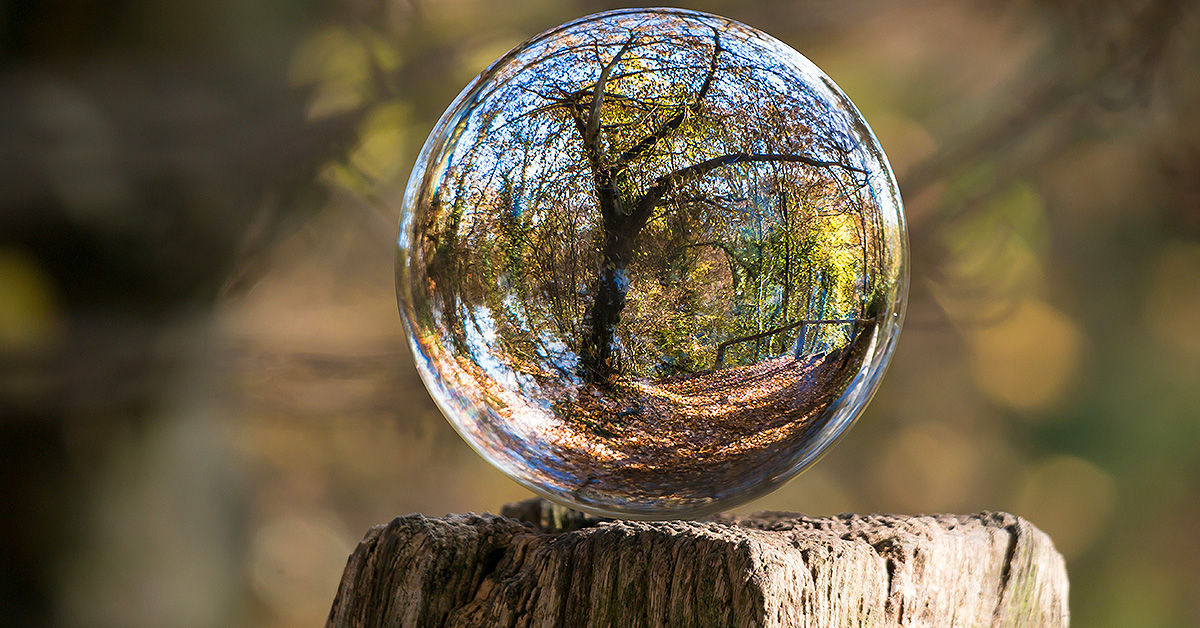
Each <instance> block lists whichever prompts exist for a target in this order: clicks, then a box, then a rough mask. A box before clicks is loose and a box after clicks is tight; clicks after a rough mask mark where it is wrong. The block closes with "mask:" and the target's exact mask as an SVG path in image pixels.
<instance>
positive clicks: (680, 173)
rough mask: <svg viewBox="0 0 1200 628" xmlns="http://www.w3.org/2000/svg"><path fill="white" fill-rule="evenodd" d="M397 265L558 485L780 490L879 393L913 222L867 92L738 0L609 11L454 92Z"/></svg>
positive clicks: (670, 508) (422, 344)
mask: <svg viewBox="0 0 1200 628" xmlns="http://www.w3.org/2000/svg"><path fill="white" fill-rule="evenodd" d="M396 275H397V293H398V298H399V302H400V307H401V310H402V313H403V317H404V319H405V322H406V325H407V329H408V331H409V334H410V339H411V345H412V349H413V354H414V358H415V361H416V364H417V368H418V370H419V371H420V373H421V376H422V378H423V379H424V381H425V384H426V385H427V386H428V388H429V391H430V393H431V395H432V396H433V398H434V399H435V400H436V401H437V403H438V405H439V406H440V407H441V409H442V411H443V412H444V413H445V415H446V417H447V418H448V419H449V421H450V422H451V423H452V424H453V425H454V427H455V428H456V429H457V430H458V432H459V433H460V434H461V435H462V436H463V438H464V439H465V440H466V441H467V442H468V443H470V444H471V446H472V447H474V448H475V449H476V450H477V451H478V452H479V453H480V454H481V455H483V457H484V458H486V459H487V460H489V461H490V462H492V463H493V464H495V465H496V466H497V467H499V468H500V469H501V470H502V471H504V472H505V473H506V474H508V475H509V476H511V477H512V478H513V479H514V480H516V481H517V482H519V483H521V484H523V485H524V486H526V487H528V488H529V489H531V490H533V491H534V492H536V493H539V494H541V495H543V496H545V497H547V498H549V499H551V500H554V501H556V502H559V503H562V504H565V505H568V506H571V507H574V508H578V509H581V510H585V511H590V512H593V513H599V514H605V515H615V516H621V517H630V518H647V519H654V518H657V519H665V518H673V517H686V516H697V515H701V514H704V513H708V512H712V511H715V510H718V509H721V508H725V507H729V506H732V505H735V504H738V503H742V502H745V501H748V500H750V499H753V498H755V497H759V496H761V495H764V494H766V493H768V492H770V491H771V490H773V489H775V488H777V487H778V486H780V485H781V484H782V483H784V482H786V481H787V480H789V479H791V478H792V477H794V476H795V475H797V474H798V473H800V472H801V471H803V470H804V469H805V468H807V467H808V466H810V465H811V464H813V463H814V462H815V461H816V460H817V459H818V458H819V457H820V456H821V455H822V453H823V452H825V451H826V450H827V449H828V448H829V447H830V446H831V445H833V444H834V442H836V441H837V440H838V439H839V437H841V436H842V435H843V434H844V433H845V432H846V430H847V429H848V428H849V427H850V426H851V425H852V424H853V423H854V421H855V420H856V419H857V418H858V416H859V415H860V414H861V413H862V411H863V408H864V406H865V405H866V404H867V402H868V401H869V400H870V398H871V395H872V394H873V392H874V391H875V389H876V387H877V386H878V384H879V381H880V378H881V377H882V375H883V372H884V369H885V367H886V365H887V362H888V360H889V358H890V356H891V354H892V349H893V347H894V346H895V342H896V337H897V334H898V332H899V329H900V323H901V319H902V317H903V311H904V304H905V299H906V295H907V282H908V271H907V236H906V232H905V226H904V217H903V213H902V209H901V202H900V195H899V192H898V190H897V187H896V182H895V179H894V177H893V175H892V172H891V168H890V167H889V165H888V163H887V159H886V157H885V156H884V154H883V151H882V149H881V148H880V147H879V144H878V142H877V141H876V139H875V137H874V136H873V134H872V133H871V130H870V128H869V127H868V126H867V123H866V121H865V120H863V117H862V115H861V114H860V113H859V112H858V110H857V109H855V107H854V105H853V104H851V102H850V101H849V100H848V99H847V98H846V96H845V95H844V94H843V93H842V92H841V90H840V89H839V88H838V87H837V86H836V85H835V84H834V83H833V81H831V80H830V79H829V78H828V77H827V76H825V74H824V73H822V72H821V70H819V69H818V68H817V67H816V66H814V65H813V64H812V63H811V62H810V61H808V60H807V59H805V58H804V57H803V56H801V55H800V54H799V53H797V52H796V51H795V50H792V49H791V48H789V47H788V46H787V45H785V44H783V43H782V42H780V41H779V40H777V39H774V38H773V37H771V36H769V35H767V34H765V33H762V32H760V31H758V30H755V29H753V28H750V27H748V26H745V25H743V24H740V23H738V22H734V21H731V20H728V19H725V18H721V17H717V16H714V15H707V14H703V13H694V12H690V11H682V10H676V9H638V10H620V11H612V12H608V13H601V14H597V15H593V16H590V17H585V18H582V19H580V20H577V21H574V22H571V23H569V24H566V25H564V26H561V27H559V28H556V29H553V30H551V31H548V32H546V33H543V34H542V35H539V36H537V37H535V38H533V39H531V40H529V41H528V42H526V43H524V44H521V45H520V46H517V47H516V48H515V49H513V50H512V51H510V52H509V53H508V54H506V55H504V57H502V58H501V59H499V60H498V61H496V62H495V63H493V64H492V65H491V67H489V68H487V69H486V70H485V71H484V72H483V73H482V74H480V75H479V76H478V77H477V78H476V79H475V80H474V81H473V82H472V83H471V84H470V85H469V86H467V88H466V89H465V90H463V92H462V93H461V94H460V95H459V96H458V98H457V99H455V101H454V102H453V103H452V104H451V105H450V108H449V109H448V110H447V111H446V113H445V114H444V115H443V116H442V118H441V120H440V121H439V122H438V124H437V126H436V127H435V128H434V130H433V132H432V134H431V135H430V136H429V139H428V141H427V142H426V143H425V146H424V148H423V149H422V151H421V154H420V157H419V159H418V161H417V164H416V166H415V167H414V169H413V173H412V176H411V178H410V180H409V182H408V188H407V191H406V194H405V198H404V207H403V214H402V218H401V227H400V237H399V251H398V255H397V262H396Z"/></svg>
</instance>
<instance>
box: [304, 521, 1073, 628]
mask: <svg viewBox="0 0 1200 628" xmlns="http://www.w3.org/2000/svg"><path fill="white" fill-rule="evenodd" d="M502 512H503V514H504V515H505V516H499V517H498V516H495V515H489V514H483V515H475V514H466V515H450V516H447V517H443V518H440V519H433V518H427V517H424V516H421V515H408V516H406V517H398V518H396V519H394V520H393V521H392V522H391V523H388V524H386V525H381V526H377V527H375V528H372V529H371V530H370V531H369V532H368V533H367V535H366V538H364V539H363V541H362V542H361V543H360V544H359V545H358V548H357V549H355V551H354V553H353V554H352V555H351V556H350V560H349V562H348V564H347V565H346V571H345V574H344V575H343V577H342V583H341V585H340V586H339V588H338V593H337V598H336V599H335V600H334V603H333V609H332V610H331V611H330V614H329V620H328V622H327V624H326V626H327V628H351V627H355V628H367V627H375V626H388V627H408V626H413V627H418V626H419V627H430V626H447V627H449V626H453V627H468V626H470V627H483V626H487V627H492V626H496V627H499V626H504V627H518V626H521V627H530V628H533V627H547V628H548V627H574V626H581V627H582V626H597V627H599V626H605V627H612V628H618V627H621V628H623V627H633V626H638V627H641V626H645V627H652V626H654V627H658V626H663V627H665V626H671V627H683V626H697V627H705V628H709V627H718V626H731V627H734V626H736V627H739V628H740V627H747V628H748V627H751V626H754V627H760V628H765V627H768V626H772V627H774V626H779V627H787V628H797V627H812V628H817V627H822V628H823V627H826V626H839V627H855V628H858V627H866V626H871V627H887V626H929V627H940V626H947V627H949V626H954V627H963V628H968V627H974V626H1004V627H1007V626H1038V627H1059V626H1064V627H1065V626H1067V623H1068V611H1067V573H1066V567H1065V565H1064V563H1063V559H1062V557H1061V556H1060V555H1059V554H1058V552H1057V551H1055V549H1054V546H1053V544H1052V543H1051V541H1050V538H1049V537H1047V536H1046V534H1045V533H1043V532H1042V531H1040V530H1038V529H1037V528H1035V527H1034V526H1033V525H1032V524H1030V523H1029V522H1028V521H1025V520H1024V519H1021V518H1020V517H1015V516H1013V515H1010V514H1007V513H982V514H977V515H934V516H923V517H907V516H894V515H839V516H837V517H830V518H810V517H805V516H802V515H797V514H792V513H777V512H768V513H759V514H755V515H745V516H743V515H715V516H712V517H708V518H706V519H703V520H698V521H663V522H639V521H618V520H607V519H600V518H597V517H592V516H589V515H584V514H582V513H578V512H575V511H570V510H567V509H563V508H560V507H557V506H553V505H551V504H549V503H548V502H545V501H543V500H539V499H533V500H528V501H524V502H520V503H518V504H510V505H508V506H506V507H505V508H504V509H503V511H502Z"/></svg>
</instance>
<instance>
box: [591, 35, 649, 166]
mask: <svg viewBox="0 0 1200 628" xmlns="http://www.w3.org/2000/svg"><path fill="white" fill-rule="evenodd" d="M636 39H637V37H636V36H632V35H631V36H630V37H629V39H628V40H626V41H625V45H624V46H621V49H620V50H618V51H617V54H616V56H614V57H613V58H612V61H609V62H608V65H606V66H604V69H603V70H601V71H600V78H599V79H597V80H596V87H595V88H594V93H593V94H592V108H591V112H589V115H588V123H587V129H586V133H585V134H584V136H583V141H584V142H586V143H589V144H594V143H595V142H596V134H597V133H599V132H600V105H601V104H603V102H604V89H605V87H606V84H607V83H608V75H609V74H612V70H613V68H614V67H616V65H617V63H620V61H621V57H623V56H625V51H626V50H629V47H630V46H632V45H633V42H634V41H635V40H636Z"/></svg>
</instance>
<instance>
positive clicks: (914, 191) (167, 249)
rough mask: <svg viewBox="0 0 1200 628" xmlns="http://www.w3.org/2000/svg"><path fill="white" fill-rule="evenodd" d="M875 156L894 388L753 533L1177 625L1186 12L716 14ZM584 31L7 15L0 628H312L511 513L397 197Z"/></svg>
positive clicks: (1195, 122)
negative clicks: (795, 65) (433, 144)
mask: <svg viewBox="0 0 1200 628" xmlns="http://www.w3.org/2000/svg"><path fill="white" fill-rule="evenodd" d="M691 7H692V8H696V9H700V10H706V11H712V12H716V13H720V14H723V15H727V16H729V17H732V18H734V19H739V20H741V21H744V22H746V23H748V24H750V25H751V26H756V27H759V28H763V29H765V30H767V31H768V32H770V33H771V34H773V35H775V36H776V37H779V38H780V39H782V40H784V41H785V42H788V43H790V44H791V45H792V46H793V47H795V48H797V49H798V50H800V51H801V52H802V53H804V54H805V55H807V56H809V57H810V58H811V59H812V60H813V61H814V62H816V63H817V65H819V66H821V67H822V68H823V69H825V70H826V72H828V73H829V74H830V75H831V76H832V77H833V78H834V80H835V81H837V82H838V83H839V84H840V85H841V86H842V87H843V88H844V89H845V90H846V92H847V93H848V94H849V95H850V97H851V98H852V99H854V101H855V102H856V103H857V104H858V106H859V107H860V109H861V110H862V111H863V113H864V115H865V116H866V117H867V119H868V120H869V121H870V122H871V123H872V125H873V126H874V129H875V131H876V133H877V134H878V136H879V138H880V140H881V143H882V144H883V146H884V148H885V150H887V151H888V154H889V156H890V157H891V159H892V163H893V166H894V168H895V170H896V172H897V175H898V178H899V181H900V187H901V190H902V192H903V194H904V197H905V201H906V209H907V211H908V216H909V219H910V226H911V243H912V250H913V266H912V271H913V278H912V294H911V301H910V305H909V314H908V321H907V324H906V328H905V330H904V332H903V334H902V336H901V340H900V344H899V348H898V350H897V353H896V356H895V360H894V363H893V364H892V367H891V369H890V372H889V374H888V376H887V377H886V378H885V379H884V383H883V386H882V388H881V390H880V392H879V394H878V395H877V397H876V399H875V400H874V402H873V403H872V404H871V406H870V407H869V408H868V411H867V413H866V415H865V416H864V417H863V419H862V420H861V422H860V423H859V425H858V426H857V427H856V428H855V429H854V430H853V431H852V432H851V433H850V435H849V436H848V437H847V438H846V439H845V441H844V442H843V443H842V444H841V445H840V446H839V447H837V448H836V449H835V450H834V451H833V452H832V453H831V454H829V455H828V456H827V457H826V458H825V460H823V461H822V462H821V463H820V464H818V465H817V466H816V467H814V468H813V469H812V470H811V471H809V472H808V473H806V474H805V475H803V476H801V477H800V478H799V479H797V480H796V481H794V482H792V483H791V484H789V485H788V486H786V487H784V488H783V489H781V490H780V491H779V492H777V493H775V494H773V495H771V496H768V497H766V498H764V499H762V500H761V501H759V502H757V503H755V504H752V505H750V506H748V507H747V508H746V509H747V510H754V509H767V508H772V509H786V510H799V511H804V512H808V513H812V514H830V513H835V512H838V511H860V512H866V511H903V512H936V511H962V512H970V511H977V510H984V509H1006V510H1011V511H1013V512H1015V513H1017V514H1020V515H1022V516H1025V517H1027V518H1029V519H1030V520H1031V521H1033V522H1034V523H1035V524H1037V525H1039V526H1042V527H1043V528H1044V529H1045V530H1046V531H1047V532H1049V533H1050V534H1051V536H1052V537H1053V538H1054V539H1055V540H1056V542H1057V544H1058V546H1059V548H1060V549H1061V550H1062V551H1063V552H1064V554H1065V555H1066V556H1067V559H1068V564H1069V568H1070V573H1071V578H1072V600H1071V603H1072V612H1073V615H1074V619H1075V624H1076V625H1080V626H1114V627H1115V626H1149V627H1170V626H1190V625H1196V624H1197V623H1200V604H1198V602H1197V597H1196V595H1195V592H1196V591H1197V590H1200V568H1198V567H1197V565H1200V537H1197V536H1196V535H1195V533H1194V522H1195V520H1196V518H1197V517H1200V456H1197V453H1196V452H1197V451H1198V447H1197V446H1198V445H1200V37H1198V36H1197V34H1198V33H1200V10H1198V9H1197V6H1196V3H1192V2H1173V1H1168V0H1161V1H1159V0H1104V1H1101V2H1084V1H1082V0H1045V1H1034V0H1030V1H1025V2H1019V3H1006V4H1003V5H997V4H994V3H984V2H970V1H960V2H952V1H950V0H918V1H916V2H909V3H903V5H897V4H895V3H889V2H883V1H878V0H854V1H852V2H836V3H835V2H822V1H812V2H782V1H774V0H766V1H762V2H753V3H735V2H731V1H725V0H705V1H702V2H696V3H694V4H693V5H691ZM607 8H611V6H610V5H608V4H606V3H602V2H595V1H591V0H577V1H574V2H559V3H552V2H548V1H546V0H520V1H515V2H509V3H505V4H504V5H503V8H497V5H496V4H495V3H488V2H482V1H481V0H443V1H435V0H423V1H420V2H418V1H417V0H407V1H405V0H341V1H336V0H335V1H332V2H327V3H315V2H294V1H287V2H284V1H283V0H269V1H266V2H258V3H235V2H231V1H218V2H199V1H196V0H184V1H181V2H173V3H159V2H150V1H149V0H124V1H121V2H98V1H87V0H80V1H76V2H70V3H66V4H65V5H64V6H57V5H55V6H51V5H50V4H42V3H37V2H31V1H28V0H25V1H20V0H18V1H14V2H8V3H5V4H2V5H0V54H2V55H3V63H0V207H2V208H3V209H2V210H0V364H2V365H3V366H2V367H0V447H2V449H0V460H2V461H3V462H2V463H0V498H2V501H3V503H4V504H5V507H4V508H5V514H6V516H5V517H3V518H2V519H3V521H2V522H0V548H2V549H3V554H2V555H3V556H4V560H5V562H6V564H5V565H4V569H2V570H0V596H2V597H0V622H2V623H4V624H6V625H47V626H50V625H62V626H176V625H177V626H219V625H220V626H225V625H231V626H300V625H314V624H317V623H319V622H320V621H322V618H323V616H324V614H325V612H326V611H327V606H328V602H329V601H330V600H332V598H333V593H334V587H335V586H336V582H337V579H338V577H339V575H340V570H341V567H342V565H343V561H344V559H345V556H346V553H347V552H348V551H349V550H350V548H352V547H353V544H354V543H355V542H356V540H357V539H358V538H359V537H360V536H361V534H362V533H363V532H364V531H365V530H366V528H367V527H368V526H370V525H373V524H377V523H381V522H384V521H386V520H388V519H390V518H391V517H393V516H395V515H397V514H403V513H407V512H413V511H419V512H424V513H426V514H429V515H441V514H444V513H446V512H453V511H469V510H474V511H482V510H491V511H493V512H494V511H496V510H498V509H499V507H500V505H501V504H503V503H504V502H506V501H511V500H514V499H520V498H523V497H524V496H525V495H526V494H525V492H524V491H523V490H522V489H520V488H519V487H517V486H516V485H515V484H513V483H511V482H510V481H508V480H507V479H505V478H504V477H503V476H501V475H500V474H499V473H498V472H497V471H495V470H493V469H491V468H490V467H489V466H487V464H486V463H484V462H483V461H482V460H481V459H480V458H479V457H478V456H476V455H475V454H474V453H473V452H471V451H470V450H469V449H468V448H467V447H466V446H465V445H463V444H462V442H461V441H460V440H459V439H458V437H457V436H456V435H455V434H454V433H453V431H452V430H451V429H450V428H449V426H448V425H447V424H446V422H445V421H444V420H443V419H442V418H441V417H440V415H439V414H438V412H437V410H436V408H435V407H434V406H433V404H432V402H431V401H430V400H429V399H428V397H427V395H426V394H425V392H424V389H423V387H422V386H421V384H420V382H419V380H418V378H417V375H416V373H415V371H414V369H413V367H412V365H411V361H410V358H409V357H408V354H407V349H406V347H405V346H404V340H403V333H402V329H401V326H400V323H399V319H398V317H397V315H396V312H395V305H394V299H393V296H392V294H393V292H392V260H393V247H394V238H395V221H396V218H397V211H398V207H399V198H400V195H401V194H402V193H403V188H404V183H405V178H406V175H407V172H408V170H409V168H410V167H411V164H412V162H413V160H414V159H415V156H416V153H417V151H418V150H419V148H420V145H421V142H422V141H423V139H424V137H425V135H426V134H427V133H428V131H429V130H430V129H431V128H432V125H433V123H434V121H435V120H436V118H437V117H438V115H440V113H441V112H442V110H443V109H444V108H445V107H446V106H447V105H448V104H449V102H450V101H451V99H452V98H453V97H454V95H455V94H456V93H457V92H458V90H460V89H461V88H462V87H463V86H464V85H465V84H466V83H467V82H468V81H469V80H470V78H471V77H472V76H474V75H475V74H476V73H478V72H479V71H480V70H481V69H483V67H485V66H486V65H487V64H488V63H489V62H490V61H491V60H493V59H495V58H496V57H498V56H499V55H500V54H502V53H503V52H504V51H506V50H507V49H508V48H510V47H512V46H513V45H515V44H517V43H519V42H520V41H522V40H523V39H525V38H527V37H529V36H532V35H534V34H536V33H537V32H540V31H542V30H544V29H546V28H550V27H552V26H555V25H557V24H559V23H561V22H563V21H566V20H568V19H572V18H575V17H579V16H582V15H584V14H587V13H591V12H594V11H599V10H603V9H607Z"/></svg>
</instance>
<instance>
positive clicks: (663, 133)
mask: <svg viewBox="0 0 1200 628" xmlns="http://www.w3.org/2000/svg"><path fill="white" fill-rule="evenodd" d="M720 54H721V35H720V33H719V32H718V31H717V29H715V28H714V29H713V53H712V61H711V62H710V63H709V65H708V75H707V76H705V77H704V84H703V85H701V87H700V91H699V92H697V93H696V98H695V99H694V100H693V101H692V102H691V104H690V105H688V106H686V107H682V108H680V110H679V113H676V114H675V115H674V116H672V117H671V118H670V119H668V120H666V121H664V122H663V123H662V124H660V125H659V127H658V128H657V129H655V130H654V131H653V132H651V133H650V134H649V135H647V136H646V137H644V138H642V140H641V141H640V142H638V143H637V144H635V145H633V147H631V148H630V149H629V150H627V151H625V152H624V153H621V155H620V156H619V157H617V161H616V165H617V167H620V166H623V165H625V164H627V163H629V162H630V161H632V160H634V159H637V158H639V157H641V156H642V155H644V154H645V153H646V151H648V150H650V148H651V147H653V146H654V145H655V144H657V143H658V142H659V141H661V140H662V139H663V138H665V137H667V135H669V134H670V133H671V132H673V131H675V130H676V129H678V128H679V127H680V125H682V124H683V121H684V120H686V119H687V114H688V113H691V114H692V115H695V114H696V113H698V112H699V110H700V103H701V102H703V101H704V98H705V96H707V95H708V90H709V89H710V88H711V87H712V83H713V77H714V76H716V73H717V58H718V57H719V56H720Z"/></svg>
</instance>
